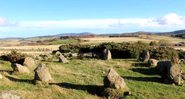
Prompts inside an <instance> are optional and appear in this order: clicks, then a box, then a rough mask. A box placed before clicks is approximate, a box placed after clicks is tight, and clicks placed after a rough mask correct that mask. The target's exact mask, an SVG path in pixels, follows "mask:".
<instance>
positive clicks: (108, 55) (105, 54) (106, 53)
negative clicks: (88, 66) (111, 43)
mask: <svg viewBox="0 0 185 99" xmlns="http://www.w3.org/2000/svg"><path fill="white" fill-rule="evenodd" d="M103 58H104V59H105V60H110V59H112V55H111V52H110V50H109V49H104V50H103Z"/></svg>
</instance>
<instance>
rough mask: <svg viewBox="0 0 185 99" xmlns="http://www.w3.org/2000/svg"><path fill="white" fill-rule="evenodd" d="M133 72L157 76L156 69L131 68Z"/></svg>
mask: <svg viewBox="0 0 185 99" xmlns="http://www.w3.org/2000/svg"><path fill="white" fill-rule="evenodd" d="M131 70H132V71H133V72H138V73H141V74H145V75H158V74H159V73H158V71H157V69H156V68H142V67H141V68H132V69H131Z"/></svg>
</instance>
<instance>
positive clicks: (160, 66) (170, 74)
mask: <svg viewBox="0 0 185 99" xmlns="http://www.w3.org/2000/svg"><path fill="white" fill-rule="evenodd" d="M156 68H157V70H158V71H159V73H160V75H161V78H162V79H163V81H164V82H165V83H175V84H177V85H181V84H182V74H181V73H182V71H181V68H180V65H179V64H173V63H172V62H171V61H159V62H158V63H157V67H156Z"/></svg>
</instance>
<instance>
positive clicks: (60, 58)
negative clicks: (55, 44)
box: [59, 54, 69, 63]
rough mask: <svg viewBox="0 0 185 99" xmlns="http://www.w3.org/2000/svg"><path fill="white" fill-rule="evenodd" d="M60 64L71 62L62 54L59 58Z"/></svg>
mask: <svg viewBox="0 0 185 99" xmlns="http://www.w3.org/2000/svg"><path fill="white" fill-rule="evenodd" d="M59 62H62V63H69V61H68V60H67V59H66V58H65V57H64V56H63V55H62V54H60V56H59Z"/></svg>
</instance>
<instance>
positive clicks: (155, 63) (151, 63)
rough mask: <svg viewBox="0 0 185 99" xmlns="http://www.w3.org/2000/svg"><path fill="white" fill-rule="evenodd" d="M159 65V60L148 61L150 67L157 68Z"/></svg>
mask: <svg viewBox="0 0 185 99" xmlns="http://www.w3.org/2000/svg"><path fill="white" fill-rule="evenodd" d="M157 63H158V60H156V59H149V60H148V66H149V67H156V66H157Z"/></svg>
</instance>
